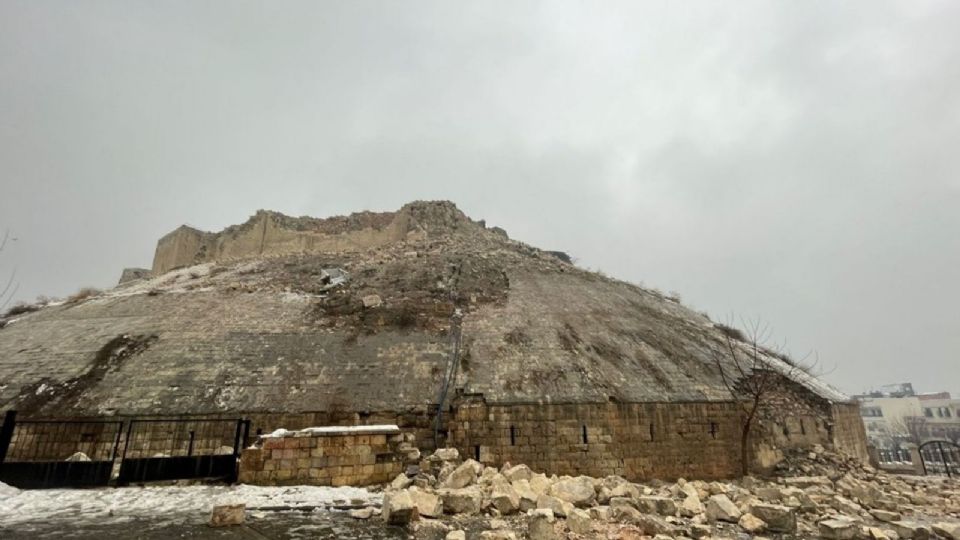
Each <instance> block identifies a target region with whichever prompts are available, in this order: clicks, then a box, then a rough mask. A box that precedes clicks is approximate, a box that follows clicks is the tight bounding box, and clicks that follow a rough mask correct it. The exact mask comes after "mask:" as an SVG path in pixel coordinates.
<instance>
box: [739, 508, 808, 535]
mask: <svg viewBox="0 0 960 540" xmlns="http://www.w3.org/2000/svg"><path fill="white" fill-rule="evenodd" d="M750 513H751V514H753V515H755V516H757V517H758V518H760V519H762V520H763V521H764V522H765V523H766V524H767V530H769V531H773V532H786V533H792V532H795V531H796V530H797V513H796V511H795V510H794V509H793V508H789V507H786V506H780V505H776V504H765V503H754V504H753V505H752V506H751V507H750Z"/></svg>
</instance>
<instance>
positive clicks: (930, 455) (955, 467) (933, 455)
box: [919, 441, 960, 478]
mask: <svg viewBox="0 0 960 540" xmlns="http://www.w3.org/2000/svg"><path fill="white" fill-rule="evenodd" d="M919 451H920V462H921V464H922V465H923V474H943V475H946V476H949V477H957V478H960V445H958V444H956V443H952V442H950V441H929V442H925V443H923V444H921V445H920V447H919Z"/></svg>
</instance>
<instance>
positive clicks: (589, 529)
mask: <svg viewBox="0 0 960 540" xmlns="http://www.w3.org/2000/svg"><path fill="white" fill-rule="evenodd" d="M567 528H568V529H570V532H572V533H574V534H580V535H583V536H586V537H588V538H589V537H591V536H592V535H593V520H592V519H590V514H588V513H587V512H586V511H584V510H580V509H577V508H575V509H573V510H571V511H570V515H568V516H567Z"/></svg>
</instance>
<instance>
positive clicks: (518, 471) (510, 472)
mask: <svg viewBox="0 0 960 540" xmlns="http://www.w3.org/2000/svg"><path fill="white" fill-rule="evenodd" d="M503 476H505V477H506V479H507V480H509V481H510V482H516V481H517V480H527V481H529V480H530V477H532V476H533V471H531V470H530V467H527V466H526V465H517V466H515V467H511V468H509V469H507V470H505V471H503Z"/></svg>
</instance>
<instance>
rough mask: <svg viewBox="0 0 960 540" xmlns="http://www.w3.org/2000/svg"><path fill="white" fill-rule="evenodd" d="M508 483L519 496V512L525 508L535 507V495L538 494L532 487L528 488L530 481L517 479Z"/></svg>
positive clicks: (525, 509) (524, 510)
mask: <svg viewBox="0 0 960 540" xmlns="http://www.w3.org/2000/svg"><path fill="white" fill-rule="evenodd" d="M510 485H511V487H513V490H514V491H515V492H516V493H517V496H519V497H520V501H519V507H520V511H521V512H526V511H527V510H530V509H532V508H536V507H537V497H538V496H539V495H537V494H536V493H534V491H533V489H531V488H530V482H528V481H526V480H517V481H515V482H513V483H512V484H510Z"/></svg>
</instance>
